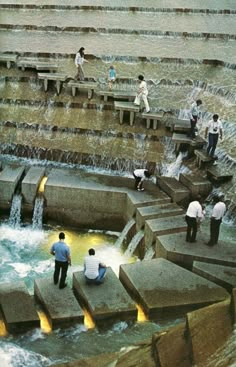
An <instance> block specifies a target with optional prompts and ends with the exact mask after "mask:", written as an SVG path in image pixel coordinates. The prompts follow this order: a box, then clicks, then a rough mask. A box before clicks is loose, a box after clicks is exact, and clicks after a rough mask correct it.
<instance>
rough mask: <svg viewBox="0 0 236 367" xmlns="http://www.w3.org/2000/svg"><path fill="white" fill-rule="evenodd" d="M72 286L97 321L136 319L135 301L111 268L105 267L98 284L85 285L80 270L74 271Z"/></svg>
mask: <svg viewBox="0 0 236 367" xmlns="http://www.w3.org/2000/svg"><path fill="white" fill-rule="evenodd" d="M73 288H74V292H75V294H76V296H77V298H78V299H79V300H81V301H82V303H83V304H84V305H85V307H86V308H87V309H88V310H89V312H90V313H91V315H92V317H93V319H94V320H95V322H97V323H99V322H100V321H101V322H102V323H104V320H110V321H117V320H130V319H131V320H136V319H137V309H136V306H135V303H134V302H133V301H132V299H131V298H130V296H129V295H128V293H127V292H126V290H125V288H124V287H123V286H122V284H121V282H120V281H119V279H118V278H117V276H116V275H115V273H114V272H113V270H112V269H111V268H108V269H107V273H106V276H105V279H104V283H102V284H101V285H99V286H97V285H87V284H86V282H85V278H84V273H83V272H82V271H81V272H76V273H74V274H73Z"/></svg>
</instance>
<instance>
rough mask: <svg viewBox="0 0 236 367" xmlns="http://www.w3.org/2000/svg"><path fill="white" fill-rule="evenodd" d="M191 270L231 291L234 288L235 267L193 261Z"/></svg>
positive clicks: (235, 285)
mask: <svg viewBox="0 0 236 367" xmlns="http://www.w3.org/2000/svg"><path fill="white" fill-rule="evenodd" d="M193 272H194V273H195V274H198V275H200V276H202V277H203V278H206V279H208V280H210V281H212V282H214V283H216V284H218V285H219V286H221V287H224V288H225V289H227V291H229V292H231V291H232V289H233V288H236V268H233V267H230V266H223V265H218V264H206V263H204V262H200V261H194V263H193Z"/></svg>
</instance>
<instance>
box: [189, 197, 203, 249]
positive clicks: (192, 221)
mask: <svg viewBox="0 0 236 367" xmlns="http://www.w3.org/2000/svg"><path fill="white" fill-rule="evenodd" d="M201 202H202V198H201V196H200V195H198V196H197V198H196V199H195V200H193V201H191V203H190V204H189V206H188V209H187V212H186V216H185V220H186V223H187V233H186V242H196V237H197V230H198V224H199V223H200V221H201V219H202V218H203V211H202V205H201Z"/></svg>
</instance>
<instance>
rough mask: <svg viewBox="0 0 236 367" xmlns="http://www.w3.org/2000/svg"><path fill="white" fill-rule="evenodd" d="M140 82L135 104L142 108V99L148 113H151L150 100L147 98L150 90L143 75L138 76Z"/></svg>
mask: <svg viewBox="0 0 236 367" xmlns="http://www.w3.org/2000/svg"><path fill="white" fill-rule="evenodd" d="M138 82H139V87H138V90H137V95H136V97H135V100H134V104H135V105H136V106H140V104H141V99H142V100H143V102H144V105H145V109H146V113H149V112H150V107H149V103H148V98H147V96H148V89H147V83H146V82H145V80H144V76H143V75H139V76H138Z"/></svg>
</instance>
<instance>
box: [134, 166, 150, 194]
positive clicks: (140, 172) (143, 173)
mask: <svg viewBox="0 0 236 367" xmlns="http://www.w3.org/2000/svg"><path fill="white" fill-rule="evenodd" d="M133 176H134V178H135V189H136V190H138V191H144V188H143V181H144V180H145V179H147V178H150V177H151V173H150V172H149V171H148V170H147V169H135V170H134V172H133Z"/></svg>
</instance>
